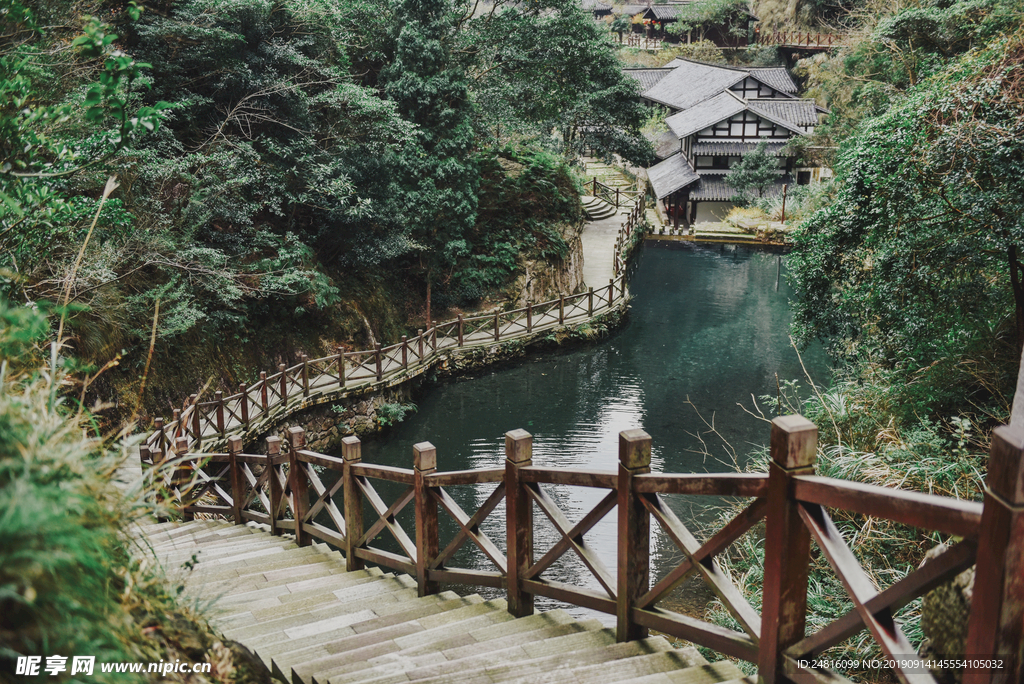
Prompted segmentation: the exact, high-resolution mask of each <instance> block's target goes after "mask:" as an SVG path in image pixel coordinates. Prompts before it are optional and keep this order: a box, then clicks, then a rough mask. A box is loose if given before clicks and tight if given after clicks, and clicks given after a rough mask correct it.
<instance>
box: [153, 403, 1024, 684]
mask: <svg viewBox="0 0 1024 684" xmlns="http://www.w3.org/2000/svg"><path fill="white" fill-rule="evenodd" d="M287 436H288V441H287V449H286V453H282V448H281V447H282V442H281V440H280V439H279V438H277V437H271V438H268V439H267V455H265V456H263V455H255V454H243V453H241V445H242V440H241V437H239V436H237V435H233V436H231V437H230V438H229V440H228V447H229V448H228V451H227V453H221V452H217V453H188V449H187V440H185V439H184V438H178V440H177V441H176V442H175V445H174V450H173V451H172V452H169V455H168V456H167V458H166V460H164V461H163V462H160V461H159V460H158V458H157V456H158V454H157V452H155V451H151V450H150V448H149V447H148V446H146V447H145V448H144V449H143V462H144V464H146V465H147V467H159V468H160V469H161V470H160V471H158V473H160V474H162V475H164V477H165V481H166V482H168V483H169V484H170V485H171V486H172V487H173V488H174V489H175V492H176V496H177V497H178V499H179V501H180V507H181V510H182V513H183V515H184V517H186V518H191V517H194V516H195V515H196V514H198V513H203V514H208V515H218V516H224V517H226V518H230V519H233V520H234V522H235V523H236V524H244V523H245V522H248V521H257V522H263V523H265V524H268V525H270V527H271V531H272V533H273V534H281V533H282V532H283V531H286V530H287V531H291V532H293V533H294V534H295V537H296V540H297V542H298V543H299V544H308V543H309V542H310V540H311V539H319V540H321V541H324V542H327V543H329V544H332V545H335V546H337V547H338V548H339V549H341V550H342V551H343V552H344V553H345V555H346V558H347V559H348V568H349V569H350V570H355V569H359V568H361V567H362V566H363V564H364V563H365V562H371V563H376V564H378V565H381V566H383V567H387V568H392V569H395V570H399V571H402V572H407V573H410V574H411V575H413V576H414V577H415V578H416V581H417V586H418V587H419V590H420V593H421V594H427V593H435V592H437V591H438V590H439V583H441V582H452V583H458V584H462V585H467V586H476V587H480V586H483V587H492V588H497V589H504V590H506V591H507V592H508V606H509V612H511V613H512V614H514V615H518V616H523V615H529V614H531V613H532V612H533V596H534V595H542V596H546V597H549V598H553V599H555V600H559V601H564V602H567V603H571V604H574V605H578V606H582V607H585V608H590V609H592V610H597V611H601V612H605V613H610V614H614V615H616V620H617V634H618V637H619V639H620V640H625V639H633V638H637V637H640V636H643V635H644V634H645V633H646V630H647V629H648V628H653V629H658V630H660V631H662V632H665V633H666V634H669V635H671V636H673V637H677V638H682V639H687V640H689V641H692V642H694V643H697V644H700V645H703V646H706V647H708V648H712V649H715V650H717V651H719V652H721V653H724V654H726V655H730V656H733V657H737V658H741V659H745V660H748V661H750V662H752V663H756V664H757V666H758V670H759V677H760V679H761V680H762V681H765V682H782V681H784V680H788V679H798V680H799V679H802V678H807V679H808V681H810V680H812V679H813V680H816V681H822V680H821V679H820V677H819V676H820V675H822V672H821V671H817V674H815V671H813V670H810V669H804V665H803V663H804V662H805V661H806V660H807V659H808V658H813V656H814V655H815V654H818V653H821V652H822V651H824V650H825V649H827V648H830V647H831V646H834V645H836V644H838V643H840V642H841V641H843V640H845V639H848V638H850V637H851V636H853V635H855V634H856V633H857V632H859V631H861V630H865V629H867V630H868V631H869V632H870V633H871V635H872V636H873V637H874V638H875V640H876V642H877V643H878V644H879V646H880V648H881V650H882V652H883V654H884V655H885V657H887V658H888V657H893V656H902V657H904V658H905V657H907V656H909V655H911V653H909V652H904V651H905V650H906V649H907V648H909V646H908V644H909V642H907V641H906V639H905V638H904V637H903V636H902V633H901V632H900V628H899V626H898V623H896V622H894V621H893V620H892V616H893V615H894V613H895V611H896V610H898V609H899V608H901V607H903V606H905V605H906V604H907V603H909V602H910V601H912V600H914V599H915V598H916V597H918V596H921V595H922V594H923V593H924V592H926V591H929V590H931V589H933V588H935V587H937V586H939V585H941V584H942V583H944V582H947V581H949V580H951V579H952V578H954V577H955V576H956V575H957V574H959V573H960V572H962V571H963V570H965V569H966V568H968V567H970V565H972V564H975V563H976V564H977V575H976V576H977V577H979V578H983V580H984V581H983V582H982V583H981V584H978V583H976V584H975V593H974V598H973V601H972V604H971V612H970V617H969V623H968V644H970V645H969V646H968V651H967V654H968V656H969V657H979V658H983V659H991V658H993V657H995V658H998V659H1002V661H1003V663H1004V667H1003V669H1002V670H998V671H996V670H991V669H989V670H984V669H969V670H967V671H966V672H965V675H964V681H966V682H969V684H1002V683H1003V682H1007V683H1008V682H1013V681H1019V679H1020V675H1021V662H1020V660H1019V653H1020V649H1021V646H1022V640H1024V637H1022V635H1021V629H1020V625H1021V620H1022V619H1024V596H1022V588H1021V585H1020V582H1019V578H1020V576H1022V574H1024V567H1022V566H1024V561H1022V558H1024V428H1020V427H1018V428H1014V429H1011V428H999V429H998V430H997V431H996V433H995V435H994V438H993V446H992V454H991V457H990V465H989V483H988V487H987V489H986V497H985V502H984V504H979V503H975V502H964V501H959V500H956V499H951V498H948V497H942V496H938V495H934V494H921V493H914V492H906V491H901V490H896V489H889V488H885V487H876V486H871V485H864V484H860V483H854V482H849V481H845V480H837V479H833V478H827V477H820V476H817V475H814V474H813V471H814V461H815V457H816V453H817V428H816V426H814V424H813V423H811V422H810V421H807V420H806V419H804V418H802V417H800V416H786V417H782V418H776V419H775V420H774V421H773V425H772V436H771V460H770V462H769V473H768V474H746V473H743V474H737V473H726V474H687V473H681V474H665V473H651V472H650V445H651V439H650V437H649V436H647V434H646V433H644V432H643V431H641V430H629V431H626V432H623V433H621V435H620V454H619V462H620V465H619V470H618V472H617V473H616V472H607V471H595V470H589V469H568V470H567V469H564V468H548V467H543V466H536V465H534V464H533V461H532V437H531V436H530V435H529V434H528V433H526V432H525V431H523V430H514V431H512V432H509V433H508V434H507V435H506V448H505V455H506V460H505V465H504V468H493V467H492V468H484V469H475V470H461V471H452V472H438V471H437V467H436V466H437V454H436V451H435V450H434V448H433V446H432V445H430V444H429V443H426V442H424V443H420V444H418V445H416V447H415V448H414V459H415V460H414V463H413V468H398V467H394V466H385V465H371V464H366V463H363V462H362V460H361V445H360V442H359V439H358V438H356V437H346V438H345V440H344V443H343V455H342V458H337V457H334V456H327V455H324V454H317V453H315V452H312V451H309V450H307V449H305V448H304V447H305V442H304V432H303V430H302V429H301V428H289V430H288V432H287ZM284 463H288V464H289V472H288V474H287V475H286V474H285V472H284V471H283V465H284ZM314 466H316V467H317V468H320V469H322V470H321V471H319V473H318V471H317V470H316V469H315V468H314ZM254 467H255V468H258V470H257V471H254V470H253V468H254ZM324 471H331V472H334V473H335V474H336V476H337V478H338V480H337V481H336V482H335V483H334V484H333V485H325V484H324V483H323V482H322V481H321V476H322V473H323V472H324ZM256 472H259V476H257V475H256ZM371 479H372V480H384V481H389V482H393V483H396V484H399V485H405V490H404V492H403V493H401V494H399V495H398V496H397V497H396V498H395V499H394V500H393V501H391V502H386V501H384V500H383V499H382V498H381V497H380V495H379V494H378V493H377V491H376V490H375V489H374V487H373V486H372V484H371V483H370V480H371ZM485 485H493V487H492V489H491V491H490V495H489V496H487V497H486V500H484V502H483V503H482V504H479V506H478V508H477V510H475V511H464V510H463V509H462V508H461V506H460V505H459V503H457V501H456V499H455V498H453V497H452V496H451V495H450V494H449V492H448V489H449V488H452V487H458V486H485ZM550 486H572V487H590V488H597V489H603V490H606V491H607V494H606V495H605V496H604V497H603V498H602V499H601V500H600V502H599V503H597V505H595V506H594V508H593V509H592V510H590V511H589V512H586V513H584V514H583V515H582V516H579V517H578V518H577V519H576V520H575V521H573V520H570V518H569V517H568V516H569V515H576V513H575V512H572V511H568V512H567V511H562V510H561V509H560V507H559V505H558V504H557V500H558V497H554V496H551V495H549V494H548V492H547V490H546V488H547V487H550ZM667 494H681V495H701V496H714V497H718V496H723V495H725V496H739V497H745V498H747V499H749V501H750V503H749V505H747V506H746V507H745V508H743V509H742V510H739V512H738V513H737V514H736V516H735V517H734V518H733V519H732V520H730V521H728V522H727V523H725V524H724V525H723V526H722V527H721V528H720V529H719V530H718V531H717V532H716V533H714V534H712V535H711V536H710V537H708V538H707V540H706V541H705V542H703V543H700V542H698V541H697V538H696V536H695V535H694V534H693V533H691V531H690V530H689V529H688V527H687V524H686V523H684V522H683V521H682V520H680V519H679V518H678V517H677V516H676V514H675V513H674V512H673V509H672V507H670V506H669V505H668V502H667V500H666V499H664V498H663V497H664V496H665V495H667ZM339 497H340V498H341V499H342V502H341V503H340V504H339V502H338V501H337V499H338V498H339ZM472 500H474V501H477V502H479V501H480V500H481V499H480V497H479V495H474V496H473V498H472ZM502 502H504V503H505V508H504V510H505V520H504V526H503V529H504V532H505V540H504V541H505V549H504V551H503V550H502V549H501V547H500V546H499V545H498V544H496V543H495V540H493V539H491V538H490V537H488V535H487V534H486V533H485V532H484V529H483V526H482V524H483V523H484V522H485V520H486V519H487V518H488V517H489V516H491V515H492V514H493V513H494V512H495V511H496V510H499V504H501V503H502ZM364 503H365V504H368V505H369V509H370V510H371V511H372V512H373V513H375V514H376V516H377V519H376V520H366V521H364V520H363V505H364ZM408 506H413V507H414V508H415V515H414V522H413V524H414V526H415V530H410V531H406V530H405V529H404V528H403V527H402V525H401V524H400V523H399V522H398V518H397V516H398V514H399V513H400V512H401V511H402V510H403V509H405V508H407V507H408ZM535 509H536V510H540V511H541V512H542V513H543V514H544V516H545V517H547V518H548V520H549V521H550V522H551V524H552V525H553V527H554V529H555V531H556V533H557V535H558V537H557V539H556V540H555V541H554V543H552V544H551V545H550V546H549V548H547V549H543V550H538V554H537V555H538V556H539V557H537V558H535V553H534V552H535V549H534V545H535V542H536V541H537V540H536V539H535V538H534V534H533V523H532V521H533V516H534V510H535ZM828 509H832V510H842V511H847V512H850V513H856V514H862V515H869V516H880V517H885V518H888V519H891V520H895V521H898V522H901V523H904V524H909V525H912V526H914V527H917V528H919V529H922V530H927V531H938V532H940V533H943V534H948V535H953V536H955V537H962V538H963V539H964V540H963V541H961V542H959V543H957V544H953V545H952V546H951V547H949V549H948V550H946V551H944V552H942V553H940V554H939V555H938V556H937V557H936V558H935V559H933V560H931V561H929V562H928V563H926V564H924V565H923V566H922V567H921V568H920V569H918V570H917V571H914V572H912V573H910V574H908V575H907V576H905V577H904V578H902V579H901V580H900V581H898V582H896V583H895V584H893V585H892V586H891V587H889V588H887V589H884V590H881V591H879V590H877V589H876V588H875V587H874V585H873V584H872V583H871V582H870V581H869V580H868V578H867V575H866V574H865V573H864V570H863V569H861V567H860V565H859V563H858V561H857V559H856V557H855V556H854V555H853V552H852V551H851V550H850V549H849V547H848V546H847V544H846V542H845V540H844V539H843V538H842V536H841V535H840V534H839V532H838V530H837V528H836V526H835V525H834V523H833V522H832V520H831V518H830V515H829V513H828V512H827V510H828ZM613 510H614V511H616V515H617V516H618V526H617V542H618V543H617V547H616V552H615V555H616V558H615V564H616V566H617V567H618V572H616V573H615V574H614V575H613V574H612V573H611V572H610V570H609V569H608V568H609V567H610V566H609V565H606V564H605V563H604V562H603V560H602V558H601V557H600V554H598V553H597V551H596V550H595V549H593V548H592V547H590V546H588V545H587V544H586V542H585V541H584V538H585V536H586V535H587V534H588V533H589V532H590V531H591V530H592V529H593V528H594V526H595V524H596V523H598V522H599V521H600V520H601V519H602V518H604V517H605V516H607V515H611V512H612V511H613ZM444 516H447V517H450V518H451V519H452V520H453V521H454V522H455V523H456V525H457V527H458V532H457V534H456V535H455V537H454V538H452V539H451V540H450V541H449V542H448V543H447V545H446V546H445V547H444V548H441V546H440V536H439V530H440V527H439V518H440V517H444ZM762 520H764V524H765V542H764V548H765V560H764V562H765V571H764V579H763V586H762V610H761V611H760V613H759V612H758V611H756V610H754V608H753V607H752V606H751V605H750V603H748V602H747V600H746V598H745V597H744V596H743V594H742V592H741V591H740V590H739V588H737V587H736V586H734V585H733V583H732V582H731V581H730V579H729V578H728V576H727V575H725V574H724V573H723V572H722V570H721V569H720V568H719V566H718V563H717V561H716V558H717V557H718V556H719V555H720V554H722V553H723V552H725V551H726V550H727V549H728V548H729V546H730V545H731V544H733V543H734V542H735V541H736V540H737V539H739V538H740V537H741V536H742V535H744V534H746V533H747V532H749V531H750V530H751V529H752V528H753V527H754V526H755V525H757V524H758V523H759V522H760V521H762ZM652 522H653V524H652ZM366 523H369V524H366ZM652 527H653V528H656V529H660V530H661V531H662V536H663V537H664V540H663V541H662V543H660V544H659V548H664V547H665V545H666V544H674V545H675V547H676V548H677V549H678V550H679V551H680V553H681V558H682V561H681V562H680V563H679V565H678V566H677V567H675V568H674V569H671V570H669V571H668V572H667V573H666V574H664V575H663V576H662V577H660V578H659V577H651V567H650V550H649V540H650V537H651V534H652V532H651V528H652ZM384 534H387V535H390V536H391V537H392V538H393V540H394V542H395V544H396V545H397V548H398V549H399V551H397V552H396V551H393V550H387V549H383V548H379V547H376V546H372V545H371V544H373V543H374V541H375V540H376V539H377V538H378V537H379V536H381V535H384ZM812 539H813V541H814V543H815V544H816V545H817V546H818V547H819V548H820V550H821V552H822V557H823V558H824V559H825V560H827V561H828V562H829V563H830V564H831V565H832V567H833V568H834V570H835V572H836V574H837V575H838V576H839V579H840V580H841V582H842V583H843V584H844V585H845V586H846V587H847V590H848V593H849V599H850V601H851V602H852V603H853V605H854V609H853V610H852V611H850V612H849V613H847V614H846V615H844V616H842V617H840V618H839V619H836V620H832V621H831V622H829V623H828V624H827V625H825V626H824V627H822V628H821V629H818V630H817V631H815V632H814V633H813V634H805V632H806V624H807V620H806V616H807V612H808V610H809V607H808V605H807V578H808V571H809V567H810V563H811V554H810V544H811V543H812ZM467 545H468V546H470V547H473V548H476V549H477V550H478V551H479V553H480V556H481V559H482V561H483V563H484V564H485V567H484V568H480V567H456V566H454V563H455V561H454V559H455V557H456V553H457V552H458V551H459V549H460V548H462V547H464V546H467ZM566 554H575V555H576V556H577V557H578V558H579V559H580V560H581V561H582V563H583V565H584V566H585V567H586V568H587V569H588V570H589V572H590V573H591V574H592V575H593V579H594V580H595V581H596V582H597V584H598V585H599V587H600V588H590V587H585V586H580V585H577V584H571V583H567V582H564V581H556V580H552V579H550V578H547V577H545V576H544V573H545V572H546V571H548V570H549V568H551V567H553V566H554V565H555V564H556V563H557V561H558V560H559V559H560V558H561V557H562V556H564V555H566ZM694 574H696V575H698V576H700V577H701V578H702V579H703V580H704V582H706V583H707V584H708V585H709V586H710V587H711V588H712V590H713V591H714V592H715V593H716V594H717V595H718V596H719V598H720V600H721V601H722V603H723V605H724V606H725V607H726V609H727V610H729V612H730V613H732V615H733V617H734V618H735V619H736V621H737V623H738V624H739V625H740V628H741V631H734V630H731V629H727V628H724V627H721V626H718V625H714V624H710V623H707V622H704V621H702V620H699V619H696V618H693V617H690V616H686V615H682V614H680V613H678V612H675V611H673V610H671V609H670V608H669V607H668V606H667V605H665V604H664V599H666V598H667V597H668V596H669V595H670V594H671V592H672V591H673V590H674V589H675V588H676V587H677V586H679V584H680V583H681V582H683V581H684V580H686V578H687V577H690V576H692V575H694ZM972 648H975V649H978V650H971V649H972ZM949 657H955V655H954V654H950V656H949ZM901 668H902V669H901ZM895 669H896V675H897V676H898V677H899V678H901V679H903V680H908V675H912V678H913V679H914V681H922V682H934V678H932V677H931V675H928V674H921V673H920V671H917V672H909V670H908V668H907V667H906V666H902V665H899V666H897V667H896V668H895ZM824 676H826V679H828V677H829V676H831V675H829V674H828V673H827V672H826V673H824ZM832 681H835V680H834V679H833V680H832Z"/></svg>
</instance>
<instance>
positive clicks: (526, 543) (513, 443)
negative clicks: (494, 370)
mask: <svg viewBox="0 0 1024 684" xmlns="http://www.w3.org/2000/svg"><path fill="white" fill-rule="evenodd" d="M532 464H533V437H532V436H531V435H530V433H529V432H527V431H526V430H512V431H510V432H506V433H505V535H506V537H505V540H506V541H505V543H506V549H507V550H508V570H507V580H508V612H509V613H511V614H512V615H514V616H516V617H524V616H526V615H533V594H530V593H527V592H525V591H523V582H522V579H521V577H522V575H523V573H525V572H526V571H527V570H529V569H530V566H532V565H533V502H532V501H531V500H530V495H529V494H528V493H527V491H526V484H525V483H524V482H523V481H522V478H521V475H520V472H519V469H520V468H527V467H529V466H530V465H532Z"/></svg>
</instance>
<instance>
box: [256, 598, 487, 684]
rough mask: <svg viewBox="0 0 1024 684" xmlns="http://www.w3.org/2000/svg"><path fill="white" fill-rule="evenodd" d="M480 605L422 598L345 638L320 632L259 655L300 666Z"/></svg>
mask: <svg viewBox="0 0 1024 684" xmlns="http://www.w3.org/2000/svg"><path fill="white" fill-rule="evenodd" d="M482 602H483V599H482V598H480V597H479V596H470V597H467V598H462V597H460V596H458V595H456V594H455V593H454V592H450V591H445V592H442V593H440V594H437V595H435V596H423V597H421V598H417V599H416V600H415V601H409V602H407V605H406V606H405V608H404V609H403V610H401V611H399V612H395V613H392V614H390V615H383V616H381V617H378V618H374V619H373V620H367V621H365V622H360V623H358V624H355V625H352V626H351V627H349V628H347V629H346V630H344V632H345V633H344V634H338V633H336V632H322V633H321V634H317V635H315V636H312V637H310V638H308V639H306V640H304V641H303V643H301V644H294V643H291V642H282V643H276V644H268V645H267V646H264V647H262V648H261V649H260V651H259V652H260V655H261V656H269V657H272V658H275V659H278V660H280V661H282V662H285V663H300V664H301V663H305V662H309V661H312V660H316V659H318V658H326V657H328V656H333V655H337V654H339V653H344V652H346V651H352V650H355V649H360V648H365V647H368V646H376V645H379V644H386V643H389V642H391V640H393V639H395V638H396V637H400V636H406V635H407V634H412V633H414V632H421V631H423V629H424V628H423V627H422V626H421V625H420V623H419V619H420V618H423V617H427V616H429V615H434V614H436V613H442V612H447V611H450V610H457V609H458V608H463V607H465V606H468V605H473V604H475V603H482ZM396 648H397V647H396ZM383 652H385V651H383V650H382V651H381V653H383ZM289 667H291V666H290V665H289Z"/></svg>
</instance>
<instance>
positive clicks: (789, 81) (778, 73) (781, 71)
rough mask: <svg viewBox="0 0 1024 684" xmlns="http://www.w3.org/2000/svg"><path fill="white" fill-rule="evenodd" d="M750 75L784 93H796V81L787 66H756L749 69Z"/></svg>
mask: <svg viewBox="0 0 1024 684" xmlns="http://www.w3.org/2000/svg"><path fill="white" fill-rule="evenodd" d="M748 71H749V72H750V75H751V76H753V77H754V78H756V79H757V80H758V81H760V82H761V83H764V84H765V85H767V86H771V87H772V88H775V89H776V90H778V91H780V92H783V93H795V92H796V90H797V88H796V83H795V82H794V81H793V77H792V76H790V75H789V71H787V70H786V68H785V67H754V68H751V69H748Z"/></svg>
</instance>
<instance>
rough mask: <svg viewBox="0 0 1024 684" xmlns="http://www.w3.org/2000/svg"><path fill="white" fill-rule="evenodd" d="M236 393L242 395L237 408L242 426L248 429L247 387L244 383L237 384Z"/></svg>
mask: <svg viewBox="0 0 1024 684" xmlns="http://www.w3.org/2000/svg"><path fill="white" fill-rule="evenodd" d="M238 393H239V394H241V395H242V397H241V399H240V402H239V407H240V409H239V410H240V411H241V414H242V425H244V426H245V428H246V429H248V428H249V387H248V385H246V384H245V383H244V382H241V383H239V384H238Z"/></svg>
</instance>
